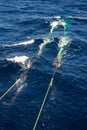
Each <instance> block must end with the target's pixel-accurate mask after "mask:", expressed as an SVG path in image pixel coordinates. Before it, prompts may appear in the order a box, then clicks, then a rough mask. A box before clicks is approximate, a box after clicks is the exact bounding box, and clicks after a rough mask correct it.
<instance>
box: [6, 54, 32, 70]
mask: <svg viewBox="0 0 87 130" xmlns="http://www.w3.org/2000/svg"><path fill="white" fill-rule="evenodd" d="M6 60H7V61H10V62H13V63H17V64H19V65H20V66H21V67H22V68H24V69H29V68H30V67H31V63H30V57H28V56H25V55H24V56H14V57H11V58H7V59H6Z"/></svg>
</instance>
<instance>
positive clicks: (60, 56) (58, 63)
mask: <svg viewBox="0 0 87 130" xmlns="http://www.w3.org/2000/svg"><path fill="white" fill-rule="evenodd" d="M54 30H55V27H54V29H53V30H52V32H53V31H54ZM66 32H67V31H66V26H64V35H65V33H66ZM66 34H68V33H66ZM51 35H52V33H51ZM64 49H65V46H62V47H60V49H59V53H58V54H57V58H56V59H57V63H56V68H55V70H54V72H53V75H52V77H51V80H50V83H49V85H48V88H47V91H46V94H45V96H44V99H43V102H42V105H41V107H40V110H39V113H38V115H37V118H36V121H35V123H34V127H33V130H36V127H37V124H38V121H39V119H40V116H41V113H42V110H43V108H44V105H45V102H46V100H47V97H48V94H49V91H50V89H51V87H52V84H53V80H54V76H55V74H56V72H57V70H58V68H59V67H60V63H61V59H62V56H63V52H64Z"/></svg>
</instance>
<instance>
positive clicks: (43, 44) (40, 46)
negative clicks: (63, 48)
mask: <svg viewBox="0 0 87 130" xmlns="http://www.w3.org/2000/svg"><path fill="white" fill-rule="evenodd" d="M50 42H51V39H44V40H43V43H41V44H40V45H39V52H38V55H40V54H41V53H42V50H43V48H44V47H45V45H47V44H48V43H50Z"/></svg>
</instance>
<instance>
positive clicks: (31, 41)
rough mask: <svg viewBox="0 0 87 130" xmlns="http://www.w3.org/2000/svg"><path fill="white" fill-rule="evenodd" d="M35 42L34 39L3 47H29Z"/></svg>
mask: <svg viewBox="0 0 87 130" xmlns="http://www.w3.org/2000/svg"><path fill="white" fill-rule="evenodd" d="M34 42H35V40H34V39H31V40H28V41H24V42H20V43H15V44H8V45H3V46H5V47H13V46H27V45H31V44H33V43H34Z"/></svg>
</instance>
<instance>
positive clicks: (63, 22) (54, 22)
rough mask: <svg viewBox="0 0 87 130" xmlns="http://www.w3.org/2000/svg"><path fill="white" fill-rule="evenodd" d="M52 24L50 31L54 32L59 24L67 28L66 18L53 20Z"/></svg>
mask: <svg viewBox="0 0 87 130" xmlns="http://www.w3.org/2000/svg"><path fill="white" fill-rule="evenodd" d="M50 26H51V30H50V33H52V32H53V30H54V29H55V28H57V27H58V26H63V27H64V28H66V22H65V21H64V20H61V19H60V20H58V21H53V22H52V23H51V24H50Z"/></svg>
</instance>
